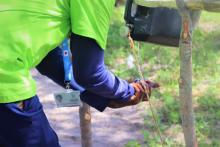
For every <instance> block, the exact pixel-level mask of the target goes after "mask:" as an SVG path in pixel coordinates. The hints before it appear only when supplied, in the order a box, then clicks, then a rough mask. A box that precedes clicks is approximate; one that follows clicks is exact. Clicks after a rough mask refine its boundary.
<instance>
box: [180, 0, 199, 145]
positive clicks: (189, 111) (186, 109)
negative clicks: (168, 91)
mask: <svg viewBox="0 0 220 147" xmlns="http://www.w3.org/2000/svg"><path fill="white" fill-rule="evenodd" d="M176 2H177V6H178V8H179V12H180V14H181V16H182V32H181V36H180V53H179V54H180V79H179V98H180V104H181V117H182V128H183V133H184V137H185V144H186V147H197V146H198V143H197V138H196V132H195V119H194V112H193V103H192V32H193V28H194V27H195V24H196V23H197V21H198V20H199V17H200V12H199V11H190V10H189V9H187V7H186V5H185V3H184V1H183V0H176Z"/></svg>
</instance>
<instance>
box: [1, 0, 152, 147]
mask: <svg viewBox="0 0 220 147" xmlns="http://www.w3.org/2000/svg"><path fill="white" fill-rule="evenodd" d="M114 3H115V1H114V0H108V1H103V0H93V1H87V0H62V1H61V0H58V1H42V0H37V1H12V0H3V1H1V2H0V5H1V7H0V18H1V21H0V28H1V29H0V34H1V37H0V44H1V53H0V117H1V118H2V119H1V121H0V145H1V146H4V147H14V146H16V147H30V146H33V147H35V146H36V147H58V146H60V145H59V141H58V137H57V135H56V133H55V132H54V130H53V129H52V128H51V126H50V124H49V122H48V120H47V117H46V115H45V113H44V111H43V108H42V104H41V103H40V102H39V98H38V96H37V95H36V86H35V82H34V80H33V79H32V77H31V73H30V69H31V68H34V67H37V69H38V70H39V72H40V73H42V74H43V75H46V76H48V77H49V78H51V79H52V80H54V81H55V82H57V83H58V84H60V85H61V86H64V83H63V81H64V80H63V78H64V71H63V63H62V61H61V54H60V49H59V48H56V49H55V50H53V49H54V48H55V47H56V46H58V45H59V44H60V43H61V41H62V40H64V38H65V37H67V35H68V34H69V32H71V51H72V56H73V74H74V78H75V80H76V82H77V83H78V84H79V85H80V86H79V85H78V84H77V85H76V83H74V82H71V88H72V89H80V90H81V95H80V98H81V99H82V101H84V102H86V103H88V104H89V105H91V106H93V107H94V108H96V109H97V110H99V111H104V109H105V108H106V107H110V108H121V107H125V106H130V105H135V104H137V103H139V102H140V101H142V100H144V101H146V100H147V99H146V97H145V98H143V95H144V89H143V87H142V85H141V84H140V82H132V83H128V82H127V81H125V80H122V79H120V78H119V77H117V76H115V75H114V74H113V73H111V72H110V71H109V70H108V69H107V68H106V67H105V63H104V49H105V46H106V40H107V33H108V29H109V24H110V16H111V13H112V10H113V7H114ZM70 29H71V31H70ZM49 52H50V53H49ZM48 53H49V54H48ZM47 54H48V55H47ZM46 55H47V56H46ZM78 86H79V87H78ZM146 86H149V84H147V83H146ZM148 88H149V91H150V86H149V87H148ZM142 98H143V99H142Z"/></svg>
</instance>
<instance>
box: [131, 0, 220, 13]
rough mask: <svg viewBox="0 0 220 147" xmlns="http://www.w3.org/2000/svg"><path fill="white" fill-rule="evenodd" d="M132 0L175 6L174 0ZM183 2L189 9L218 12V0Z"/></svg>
mask: <svg viewBox="0 0 220 147" xmlns="http://www.w3.org/2000/svg"><path fill="white" fill-rule="evenodd" d="M134 2H135V3H136V4H138V5H141V6H146V7H168V8H177V5H176V0H134ZM184 2H185V4H186V7H187V8H189V9H191V10H207V11H211V12H220V0H184Z"/></svg>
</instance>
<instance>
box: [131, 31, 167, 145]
mask: <svg viewBox="0 0 220 147" xmlns="http://www.w3.org/2000/svg"><path fill="white" fill-rule="evenodd" d="M128 40H129V43H130V47H131V50H132V54H133V56H134V58H135V65H136V67H137V69H138V74H139V76H140V79H141V80H140V82H141V85H142V86H143V88H144V93H145V95H146V96H147V99H148V103H149V106H150V110H151V113H152V117H153V120H154V125H155V128H156V131H157V134H158V136H159V137H160V142H161V145H162V147H164V141H163V138H162V135H161V131H160V128H159V124H158V121H157V117H156V114H155V112H154V109H153V105H152V103H151V100H150V97H149V94H148V93H149V89H148V87H146V84H145V80H144V76H143V73H142V71H141V65H140V53H139V50H140V49H139V47H140V45H139V43H138V48H136V47H135V43H134V40H133V39H132V38H131V35H130V33H128Z"/></svg>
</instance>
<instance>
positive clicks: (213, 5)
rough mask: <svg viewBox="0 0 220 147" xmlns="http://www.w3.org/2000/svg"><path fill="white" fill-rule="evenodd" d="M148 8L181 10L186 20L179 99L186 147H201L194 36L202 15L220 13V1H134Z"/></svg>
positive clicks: (183, 31)
mask: <svg viewBox="0 0 220 147" xmlns="http://www.w3.org/2000/svg"><path fill="white" fill-rule="evenodd" d="M134 3H135V4H137V5H141V6H146V7H167V8H175V9H178V10H179V12H180V14H181V16H182V31H181V36H180V42H179V43H180V44H179V45H180V51H179V55H180V78H179V99H180V104H181V108H180V109H181V110H180V111H181V118H182V128H183V133H184V138H185V145H186V147H197V146H198V143H197V138H196V132H195V119H194V112H193V104H192V33H193V28H194V27H195V25H196V23H197V22H198V20H199V18H200V11H201V10H206V11H211V12H220V0H134Z"/></svg>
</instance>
